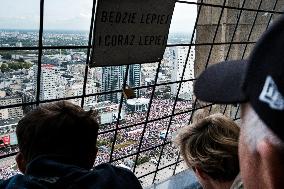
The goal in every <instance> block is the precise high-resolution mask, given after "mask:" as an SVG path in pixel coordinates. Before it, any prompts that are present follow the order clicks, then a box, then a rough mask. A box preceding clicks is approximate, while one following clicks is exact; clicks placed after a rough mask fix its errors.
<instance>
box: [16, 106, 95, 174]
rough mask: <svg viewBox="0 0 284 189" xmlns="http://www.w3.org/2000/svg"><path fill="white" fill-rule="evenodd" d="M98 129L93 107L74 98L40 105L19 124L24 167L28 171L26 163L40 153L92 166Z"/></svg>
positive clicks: (18, 129)
mask: <svg viewBox="0 0 284 189" xmlns="http://www.w3.org/2000/svg"><path fill="white" fill-rule="evenodd" d="M98 129H99V125H98V123H97V121H96V117H95V113H94V112H93V111H84V110H83V109H82V108H81V107H79V106H76V105H74V104H72V103H70V102H67V101H59V102H56V103H51V104H45V105H41V106H39V107H38V108H36V109H35V110H33V111H31V112H29V113H28V114H27V115H26V116H25V117H23V118H22V119H21V120H20V121H19V123H18V125H17V129H16V134H17V138H18V143H19V149H20V153H19V154H18V157H17V162H18V164H20V165H19V167H20V169H22V170H21V171H22V172H25V166H26V164H27V163H29V162H30V161H31V160H33V159H34V158H36V157H37V156H39V155H60V156H65V157H67V158H70V159H71V161H72V162H74V163H75V164H77V165H78V166H81V167H84V168H91V167H92V165H93V163H94V161H95V157H96V153H97V147H96V140H97V135H98ZM21 165H22V166H21Z"/></svg>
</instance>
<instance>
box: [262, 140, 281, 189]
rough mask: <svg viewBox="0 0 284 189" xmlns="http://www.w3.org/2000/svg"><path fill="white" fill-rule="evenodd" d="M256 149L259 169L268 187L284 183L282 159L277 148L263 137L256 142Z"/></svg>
mask: <svg viewBox="0 0 284 189" xmlns="http://www.w3.org/2000/svg"><path fill="white" fill-rule="evenodd" d="M257 151H258V154H259V156H260V159H261V166H260V171H261V174H262V175H263V179H264V180H265V183H267V184H268V186H267V187H268V188H273V185H275V184H276V183H277V184H279V183H281V184H282V185H283V184H284V180H283V178H282V174H281V170H283V169H284V166H283V160H282V159H281V157H282V156H281V155H280V154H279V150H278V149H277V147H276V146H275V145H273V144H272V143H271V142H270V141H268V140H266V139H264V140H262V141H260V142H258V144H257Z"/></svg>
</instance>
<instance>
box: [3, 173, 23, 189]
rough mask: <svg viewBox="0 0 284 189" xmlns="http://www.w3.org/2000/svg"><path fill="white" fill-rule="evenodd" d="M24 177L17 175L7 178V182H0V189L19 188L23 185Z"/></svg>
mask: <svg viewBox="0 0 284 189" xmlns="http://www.w3.org/2000/svg"><path fill="white" fill-rule="evenodd" d="M24 180H25V179H24V176H23V175H21V174H17V175H15V176H12V177H10V178H8V179H7V180H0V188H1V189H10V188H17V187H18V188H20V187H21V186H22V185H23V184H24Z"/></svg>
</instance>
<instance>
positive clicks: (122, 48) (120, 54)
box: [91, 0, 175, 67]
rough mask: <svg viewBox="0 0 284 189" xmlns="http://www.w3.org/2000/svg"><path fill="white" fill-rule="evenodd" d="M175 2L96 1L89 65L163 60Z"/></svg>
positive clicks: (140, 0) (146, 0) (171, 0)
mask: <svg viewBox="0 0 284 189" xmlns="http://www.w3.org/2000/svg"><path fill="white" fill-rule="evenodd" d="M174 5H175V0H99V1H98V7H97V14H96V20H95V30H94V48H93V51H92V59H91V60H92V61H91V66H92V67H93V66H96V67H97V66H111V65H125V64H139V63H149V62H157V61H160V60H161V59H162V58H163V54H164V51H165V48H166V44H167V38H168V33H169V27H170V23H171V19H172V14H173V10H174Z"/></svg>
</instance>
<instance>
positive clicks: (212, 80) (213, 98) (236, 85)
mask: <svg viewBox="0 0 284 189" xmlns="http://www.w3.org/2000/svg"><path fill="white" fill-rule="evenodd" d="M247 67H248V61H247V60H237V61H226V62H221V63H219V64H214V65H212V66H210V67H209V68H208V69H206V70H205V71H204V72H203V73H202V74H201V75H200V76H199V77H198V78H197V80H196V82H195V85H194V93H195V95H196V97H197V98H198V99H199V100H202V101H205V102H213V103H218V104H233V103H240V102H246V101H247V97H246V95H245V94H244V92H243V90H242V86H243V83H244V79H245V74H246V72H247Z"/></svg>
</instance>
